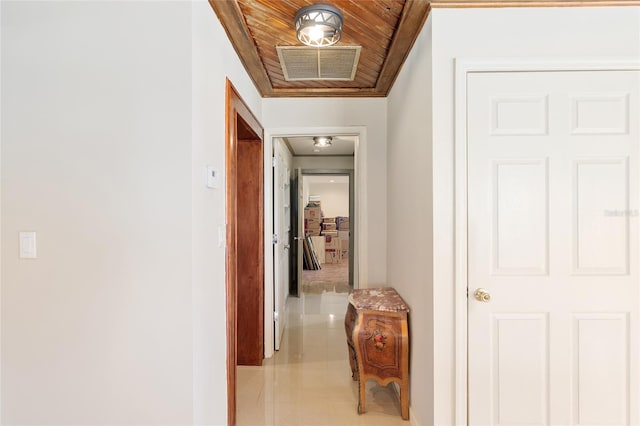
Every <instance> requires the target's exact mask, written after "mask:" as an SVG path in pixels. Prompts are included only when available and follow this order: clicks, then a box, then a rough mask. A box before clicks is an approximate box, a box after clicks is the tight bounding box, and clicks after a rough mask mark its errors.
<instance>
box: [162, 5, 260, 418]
mask: <svg viewBox="0 0 640 426" xmlns="http://www.w3.org/2000/svg"><path fill="white" fill-rule="evenodd" d="M153 3H154V4H155V2H153ZM192 20H193V29H192V40H193V54H192V59H191V64H192V72H193V80H192V83H193V85H192V89H193V98H192V111H193V113H192V129H193V130H192V131H193V139H192V153H191V154H192V155H191V165H192V171H191V172H192V187H191V191H192V228H191V235H192V254H193V258H192V274H193V344H194V348H193V366H194V369H193V378H194V379H193V386H194V388H193V394H194V401H193V406H194V422H195V424H212V425H222V424H226V423H227V420H226V419H227V413H226V403H227V402H226V401H227V384H226V374H227V373H226V371H227V370H226V307H225V297H226V296H225V260H226V256H225V248H224V247H223V246H220V245H219V244H218V228H219V227H222V229H224V224H225V221H226V220H225V182H224V178H222V179H221V181H220V188H219V189H213V190H212V189H206V188H205V187H204V179H205V167H206V165H212V166H214V167H215V168H216V169H217V170H218V171H219V172H220V175H221V176H224V174H225V79H226V78H227V77H228V78H229V79H230V80H231V82H232V83H233V85H234V86H235V88H236V89H237V90H238V93H239V94H240V96H241V97H242V98H243V99H244V101H245V102H246V103H247V105H248V106H249V108H250V109H251V110H252V112H253V113H254V115H255V116H256V117H257V118H258V119H260V116H261V109H262V100H261V98H260V95H259V94H258V92H257V91H256V89H255V87H254V86H253V84H252V82H251V80H250V79H249V77H248V75H247V73H246V72H245V70H244V68H243V67H242V64H241V63H240V60H239V59H238V56H237V55H236V53H235V51H234V50H233V47H232V45H231V43H230V42H229V40H228V38H227V36H226V34H225V32H224V30H223V28H222V25H221V24H220V21H219V20H218V18H217V17H216V15H215V13H214V12H213V10H212V9H211V6H210V5H209V4H208V2H207V1H206V0H199V1H196V2H194V3H193V12H192Z"/></svg>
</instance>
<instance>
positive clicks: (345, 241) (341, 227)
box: [336, 216, 349, 261]
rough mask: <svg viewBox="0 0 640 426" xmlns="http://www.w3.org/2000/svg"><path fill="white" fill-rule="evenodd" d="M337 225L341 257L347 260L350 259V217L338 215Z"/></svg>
mask: <svg viewBox="0 0 640 426" xmlns="http://www.w3.org/2000/svg"><path fill="white" fill-rule="evenodd" d="M336 227H337V228H338V238H339V239H340V259H342V260H344V261H347V260H348V259H349V218H348V217H346V216H338V217H336Z"/></svg>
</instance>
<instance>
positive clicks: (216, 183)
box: [207, 166, 220, 189]
mask: <svg viewBox="0 0 640 426" xmlns="http://www.w3.org/2000/svg"><path fill="white" fill-rule="evenodd" d="M219 174H220V172H219V171H217V170H216V169H214V168H213V166H207V188H211V189H218V188H219V187H220V176H219Z"/></svg>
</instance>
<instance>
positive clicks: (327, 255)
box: [324, 235, 341, 263]
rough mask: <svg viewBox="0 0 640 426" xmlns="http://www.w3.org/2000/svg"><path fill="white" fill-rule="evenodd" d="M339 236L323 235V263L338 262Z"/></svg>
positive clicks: (339, 257)
mask: <svg viewBox="0 0 640 426" xmlns="http://www.w3.org/2000/svg"><path fill="white" fill-rule="evenodd" d="M340 249H341V248H340V238H337V237H336V236H332V235H325V237H324V261H325V263H340V259H341V256H340V254H341V253H340Z"/></svg>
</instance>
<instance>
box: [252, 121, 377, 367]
mask: <svg viewBox="0 0 640 426" xmlns="http://www.w3.org/2000/svg"><path fill="white" fill-rule="evenodd" d="M318 135H332V136H333V141H332V142H333V147H334V148H335V147H338V146H339V145H340V144H346V143H347V141H350V149H351V151H350V152H349V153H342V152H341V153H340V154H338V155H333V156H331V155H326V153H327V152H328V151H327V150H323V151H322V152H321V154H323V155H317V154H315V153H314V151H313V149H314V140H313V137H314V136H318ZM264 140H265V165H268V166H269V169H268V170H267V169H265V175H264V179H265V206H266V208H265V241H268V242H269V243H270V242H271V241H272V239H273V238H274V234H277V232H275V227H274V225H275V224H276V222H277V221H274V208H275V209H276V210H278V209H280V210H282V209H281V207H277V206H275V205H274V202H275V200H274V193H273V192H274V182H273V180H274V178H275V176H278V173H276V172H272V170H271V165H272V164H276V163H277V160H274V159H273V157H272V152H274V148H277V146H283V145H284V146H286V147H287V148H286V151H287V152H289V155H291V157H292V159H291V165H290V167H289V170H290V172H291V173H290V178H291V181H290V189H289V194H290V195H291V201H290V204H289V207H288V208H290V210H291V212H292V213H293V214H292V215H291V222H290V227H291V232H290V240H289V242H287V244H289V246H290V252H294V251H295V249H297V245H298V244H299V245H300V256H302V253H303V251H302V250H303V247H302V242H301V240H296V239H294V238H295V237H298V238H300V237H302V236H304V233H303V232H304V231H303V226H304V216H303V212H304V210H303V209H304V206H306V201H305V200H303V194H302V190H301V189H300V191H298V184H297V182H296V179H298V180H299V182H302V177H301V175H302V172H303V171H304V173H305V174H307V173H308V174H310V175H314V174H318V175H321V174H334V175H340V174H342V175H349V186H350V191H351V196H350V203H351V205H350V210H349V214H348V217H349V224H350V225H349V226H350V232H349V233H350V238H349V248H348V250H346V251H347V252H348V255H349V262H350V265H349V273H350V278H349V282H350V284H351V286H352V287H354V288H357V287H358V286H359V284H358V283H359V282H366V280H367V276H366V271H367V250H366V248H367V239H368V238H367V235H366V233H365V232H359V230H360V229H367V216H366V212H365V210H366V208H365V206H366V193H367V188H366V187H367V182H366V180H365V179H364V176H365V166H366V164H365V161H364V159H365V158H366V151H367V150H366V129H365V128H364V127H353V126H350V127H319V128H285V129H271V130H269V129H267V130H265V139H264ZM296 143H301V144H302V145H303V149H306V150H308V152H307V151H303V152H302V153H299V152H298V151H297V150H296V149H295V148H294V145H295V144H296ZM276 150H277V149H276ZM298 174H300V176H298ZM299 186H300V188H302V185H299ZM275 187H276V188H279V186H278V185H276V186H275ZM294 199H295V200H299V201H297V202H294ZM274 241H275V240H274ZM277 241H281V240H280V238H279V237H278V239H277ZM278 252H282V251H281V250H276V249H272V247H271V246H269V247H267V248H266V249H265V263H264V268H265V299H264V303H265V309H264V313H265V320H264V321H265V330H264V340H265V347H264V349H265V358H271V357H272V356H273V355H274V352H275V350H276V349H275V347H276V336H277V332H276V329H277V330H284V328H283V327H280V328H276V326H274V322H275V318H277V319H278V320H282V321H286V318H287V315H286V312H285V311H284V310H286V307H287V302H286V301H287V300H289V299H290V298H291V296H293V298H294V299H295V298H296V297H295V296H298V295H300V294H301V289H300V290H299V291H296V290H297V289H299V288H300V287H301V285H302V278H301V273H302V258H301V257H300V259H299V265H300V268H298V269H296V266H297V265H298V262H297V261H296V262H289V264H290V266H291V268H290V269H289V271H290V272H289V276H290V277H291V278H293V279H294V280H295V279H297V281H296V282H295V283H289V286H284V289H279V288H278V285H281V284H282V283H278V281H277V279H278V278H277V277H279V276H280V274H276V273H275V269H276V268H275V266H274V265H276V264H277V262H278V259H276V256H275V255H276V254H277V253H278ZM296 256H297V254H296ZM297 277H298V278H297ZM276 292H280V293H276ZM283 301H284V302H283ZM276 303H279V304H280V306H281V307H284V310H283V312H282V313H281V312H279V311H278V309H277V308H276ZM345 309H346V308H345ZM276 325H279V324H276ZM282 325H284V324H282Z"/></svg>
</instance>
